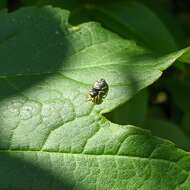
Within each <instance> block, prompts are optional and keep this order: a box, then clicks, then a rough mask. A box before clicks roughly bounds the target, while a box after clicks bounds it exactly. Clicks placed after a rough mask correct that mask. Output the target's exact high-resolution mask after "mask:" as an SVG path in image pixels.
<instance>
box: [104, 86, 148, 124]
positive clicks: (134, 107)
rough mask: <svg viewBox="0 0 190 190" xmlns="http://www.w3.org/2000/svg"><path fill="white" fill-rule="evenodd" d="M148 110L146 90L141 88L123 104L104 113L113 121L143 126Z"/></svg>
mask: <svg viewBox="0 0 190 190" xmlns="http://www.w3.org/2000/svg"><path fill="white" fill-rule="evenodd" d="M147 111H148V92H147V90H146V89H145V90H141V91H140V92H138V93H137V94H136V95H135V96H133V98H131V99H130V100H129V101H127V102H126V103H125V104H123V105H121V106H120V107H118V108H116V109H115V110H113V111H112V112H110V113H108V114H106V117H107V118H108V119H109V120H111V121H112V122H113V123H117V124H120V125H126V124H130V125H134V126H139V127H143V126H144V124H145V123H144V122H145V120H146V117H147Z"/></svg>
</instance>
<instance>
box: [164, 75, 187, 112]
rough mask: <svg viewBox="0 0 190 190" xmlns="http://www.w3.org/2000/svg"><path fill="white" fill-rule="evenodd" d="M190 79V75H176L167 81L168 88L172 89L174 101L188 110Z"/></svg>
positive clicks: (179, 106)
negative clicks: (179, 76) (178, 76)
mask: <svg viewBox="0 0 190 190" xmlns="http://www.w3.org/2000/svg"><path fill="white" fill-rule="evenodd" d="M189 82H190V80H189V76H188V75H187V77H185V78H184V77H183V78H182V77H181V78H176V77H175V76H174V77H172V78H171V79H168V80H167V81H166V86H167V89H168V90H169V91H170V93H171V95H172V98H173V100H174V103H175V104H176V105H177V106H178V108H180V110H181V111H183V112H187V111H188V110H189V108H190V102H189V97H190V83H189Z"/></svg>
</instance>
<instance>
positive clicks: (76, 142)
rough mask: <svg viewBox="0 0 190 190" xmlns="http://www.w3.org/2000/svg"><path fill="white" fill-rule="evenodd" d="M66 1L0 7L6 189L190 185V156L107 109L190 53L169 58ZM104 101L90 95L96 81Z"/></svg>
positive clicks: (0, 149) (1, 160) (0, 150)
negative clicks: (71, 19) (73, 21)
mask: <svg viewBox="0 0 190 190" xmlns="http://www.w3.org/2000/svg"><path fill="white" fill-rule="evenodd" d="M67 20H68V12H67V11H65V10H61V9H58V8H52V7H44V8H34V7H33V8H32V7H30V8H24V9H20V10H18V11H16V12H13V13H9V14H8V13H5V12H2V13H1V15H0V28H3V30H0V58H1V63H2V64H1V65H0V87H1V93H0V98H1V99H0V101H1V102H0V124H1V125H0V179H1V180H0V188H1V189H15V190H16V189H19V190H25V189H29V188H32V189H40V190H47V189H55V190H58V189H77V190H79V189H81V190H82V189H85V190H88V189H89V190H91V189H99V190H107V189H119V190H124V189H139V188H141V189H151V190H154V189H156V190H157V189H171V190H173V189H188V188H189V185H190V178H189V170H190V156H189V154H188V153H186V152H184V151H182V150H179V149H177V148H176V147H175V146H174V145H173V144H172V143H170V142H168V141H165V140H161V139H159V138H155V137H153V136H151V134H150V133H149V132H147V131H145V130H142V129H139V128H136V127H133V126H119V125H117V124H113V123H111V122H109V121H108V120H107V119H106V118H105V117H103V116H102V113H105V112H108V111H110V110H112V109H114V108H116V107H117V106H119V105H120V104H123V103H124V102H126V101H127V100H128V99H129V98H131V97H132V96H133V95H134V94H136V93H137V92H138V91H139V90H140V89H143V88H145V87H146V86H148V85H150V84H151V83H153V82H154V81H155V80H156V79H158V78H159V77H160V76H161V74H162V71H163V70H164V69H166V68H167V67H169V66H170V65H171V64H172V63H173V62H174V61H175V60H176V59H178V58H179V57H180V56H182V55H183V54H184V53H186V52H187V51H188V49H184V50H181V51H178V52H174V53H172V54H168V55H165V56H162V57H159V56H158V55H155V54H153V53H152V52H150V51H148V50H145V49H143V48H142V47H139V46H137V45H136V44H135V43H134V42H132V41H129V40H124V39H122V38H121V37H119V36H118V35H117V34H113V33H111V32H110V31H108V30H106V29H104V28H102V27H101V26H100V24H97V23H94V22H89V23H84V24H81V25H78V26H75V27H73V26H71V25H69V24H68V22H67ZM100 78H104V79H106V81H107V82H108V84H109V92H108V95H107V97H106V98H105V99H104V100H103V103H102V104H100V105H95V104H93V103H92V102H90V101H88V100H87V94H88V90H89V89H90V88H91V86H92V84H93V82H94V81H95V80H97V79H100Z"/></svg>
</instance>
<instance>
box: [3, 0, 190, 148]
mask: <svg viewBox="0 0 190 190" xmlns="http://www.w3.org/2000/svg"><path fill="white" fill-rule="evenodd" d="M31 5H35V6H42V5H53V6H56V7H61V8H65V9H69V10H70V11H71V17H70V22H71V23H72V24H78V23H82V22H86V21H92V20H93V21H98V22H100V23H101V24H102V25H103V26H104V27H106V28H108V29H110V30H112V31H114V32H116V33H118V34H119V35H121V36H122V37H124V38H127V39H131V40H134V41H135V42H136V43H138V44H140V45H142V46H144V47H146V48H148V49H151V50H152V51H154V52H156V53H157V54H165V53H168V52H172V51H174V50H178V49H180V48H182V47H186V46H187V45H189V44H190V35H189V34H190V1H187V0H158V1H151V0H139V1H138V0H137V1H133V0H118V1H113V0H112V1H111V0H105V1H101V0H17V1H14V0H12V1H11V0H10V1H8V8H9V11H13V10H15V9H17V8H20V7H23V6H31ZM5 7H6V1H5V0H3V1H2V0H1V2H0V8H5ZM189 98H190V66H189V65H188V64H184V63H182V62H177V63H176V65H175V66H174V67H172V68H170V69H169V70H168V71H167V72H165V73H164V75H163V76H162V78H161V79H159V81H157V82H156V83H154V84H153V85H152V86H150V87H149V88H148V89H146V90H144V91H142V92H140V93H138V94H137V95H136V96H135V97H134V98H132V99H131V100H130V101H129V102H127V103H126V104H124V105H122V106H120V107H119V108H117V109H116V110H114V111H112V113H110V114H107V115H106V116H107V117H108V118H109V119H110V120H111V121H113V122H116V123H119V124H134V125H138V126H140V127H144V126H146V125H145V124H147V126H148V128H149V129H150V130H152V131H153V133H154V134H155V135H158V136H161V137H164V138H167V139H170V140H171V141H174V142H175V143H177V144H178V145H179V146H181V147H183V148H185V149H188V150H189V149H190V145H189V142H190V139H189V138H190V99H189ZM150 126H151V127H150ZM186 133H187V134H186Z"/></svg>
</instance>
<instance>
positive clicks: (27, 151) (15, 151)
mask: <svg viewBox="0 0 190 190" xmlns="http://www.w3.org/2000/svg"><path fill="white" fill-rule="evenodd" d="M0 153H9V154H10V153H31V154H32V153H41V154H61V155H72V156H87V157H101V158H102V157H107V158H110V157H111V158H114V159H115V158H117V159H120V158H126V159H132V160H142V161H151V162H163V163H167V164H168V163H169V164H174V165H176V166H177V167H179V168H180V169H181V170H182V171H184V172H186V173H187V174H189V171H188V170H186V169H184V168H182V167H181V166H179V164H177V163H176V162H175V161H171V160H165V159H161V158H149V157H143V156H132V155H118V154H92V153H91V154H89V153H77V152H75V153H71V152H56V151H47V150H14V149H12V150H0Z"/></svg>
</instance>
